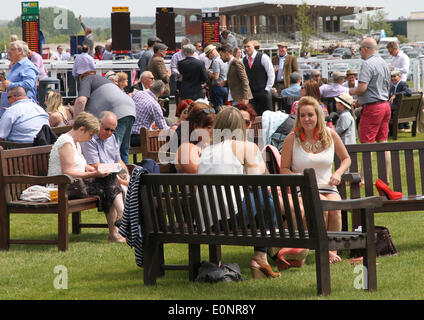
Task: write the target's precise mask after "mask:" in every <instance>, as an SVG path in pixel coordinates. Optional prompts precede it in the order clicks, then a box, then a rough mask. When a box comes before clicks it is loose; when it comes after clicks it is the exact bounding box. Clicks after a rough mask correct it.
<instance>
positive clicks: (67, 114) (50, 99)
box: [45, 90, 73, 127]
mask: <svg viewBox="0 0 424 320" xmlns="http://www.w3.org/2000/svg"><path fill="white" fill-rule="evenodd" d="M62 103H63V100H62V95H61V94H60V93H59V92H57V91H53V90H51V91H48V92H47V94H46V99H45V104H46V107H47V108H46V111H47V113H48V114H49V116H50V120H49V121H50V127H62V126H68V125H71V124H72V123H71V122H72V118H73V114H72V109H71V108H69V107H65V106H63V105H62Z"/></svg>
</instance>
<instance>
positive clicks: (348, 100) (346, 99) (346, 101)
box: [334, 93, 353, 110]
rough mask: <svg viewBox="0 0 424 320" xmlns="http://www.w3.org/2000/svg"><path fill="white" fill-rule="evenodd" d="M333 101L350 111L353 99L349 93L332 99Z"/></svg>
mask: <svg viewBox="0 0 424 320" xmlns="http://www.w3.org/2000/svg"><path fill="white" fill-rule="evenodd" d="M334 100H336V101H337V102H340V103H341V104H343V105H344V106H345V107H346V108H348V109H349V110H352V105H353V98H352V96H351V95H350V94H349V93H342V94H341V95H339V96H338V97H334Z"/></svg>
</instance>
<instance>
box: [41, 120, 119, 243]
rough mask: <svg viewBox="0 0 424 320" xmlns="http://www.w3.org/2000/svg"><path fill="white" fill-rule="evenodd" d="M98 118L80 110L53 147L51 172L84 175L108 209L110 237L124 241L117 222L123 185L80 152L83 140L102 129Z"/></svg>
mask: <svg viewBox="0 0 424 320" xmlns="http://www.w3.org/2000/svg"><path fill="white" fill-rule="evenodd" d="M99 128H100V124H99V120H98V119H97V118H96V117H95V116H93V115H92V114H90V113H88V112H81V113H80V114H79V115H78V116H77V118H76V119H75V121H74V124H73V126H72V129H71V130H70V131H69V132H67V133H64V134H62V135H61V136H60V137H59V138H58V139H57V141H56V142H55V144H54V145H53V147H52V150H51V152H50V159H49V170H48V175H49V176H53V175H61V174H67V175H69V176H71V177H72V178H75V179H77V178H81V179H83V183H84V184H85V186H86V187H87V192H88V194H90V195H97V196H99V197H100V207H101V208H100V209H101V210H102V211H104V212H105V213H106V219H107V222H108V226H109V241H112V242H125V238H123V237H122V236H121V235H119V233H118V229H117V227H116V226H115V225H114V223H115V221H116V219H117V217H118V216H122V214H123V211H124V201H123V197H122V189H121V187H120V184H119V181H118V180H117V178H116V175H115V174H110V172H105V171H98V170H96V169H95V168H94V167H92V166H90V165H88V164H87V162H86V160H85V158H84V157H83V155H82V153H81V147H80V144H79V143H80V142H85V141H88V140H90V139H91V138H92V137H93V135H94V134H98V133H99Z"/></svg>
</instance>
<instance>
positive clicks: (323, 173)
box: [291, 128, 338, 193]
mask: <svg viewBox="0 0 424 320" xmlns="http://www.w3.org/2000/svg"><path fill="white" fill-rule="evenodd" d="M327 130H328V131H329V129H328V128H327ZM330 134H331V133H330ZM333 163H334V142H333V141H332V142H331V145H330V147H328V148H327V149H324V150H323V151H321V152H319V153H309V152H306V151H305V150H304V149H303V148H302V146H301V145H300V143H299V142H298V141H297V138H295V139H294V144H293V158H292V165H291V170H292V171H293V172H295V173H302V174H303V171H304V170H305V169H307V168H313V169H314V170H315V176H316V179H317V184H318V188H319V189H320V192H322V193H337V192H338V191H337V187H336V186H331V185H329V182H330V178H331V176H332V174H333Z"/></svg>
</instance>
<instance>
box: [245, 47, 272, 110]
mask: <svg viewBox="0 0 424 320" xmlns="http://www.w3.org/2000/svg"><path fill="white" fill-rule="evenodd" d="M243 49H244V52H245V54H246V56H245V57H244V58H243V64H244V67H245V68H246V73H247V77H248V78H249V85H250V89H251V91H252V95H253V99H251V100H250V101H249V102H250V103H251V104H252V105H253V107H254V108H255V111H256V113H257V114H258V116H261V115H262V113H263V112H264V111H266V110H273V107H272V95H271V89H272V86H273V85H274V80H275V72H274V67H273V66H272V62H271V59H270V58H269V56H267V55H266V54H263V53H261V52H257V51H256V50H255V47H254V44H253V40H252V39H244V41H243Z"/></svg>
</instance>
